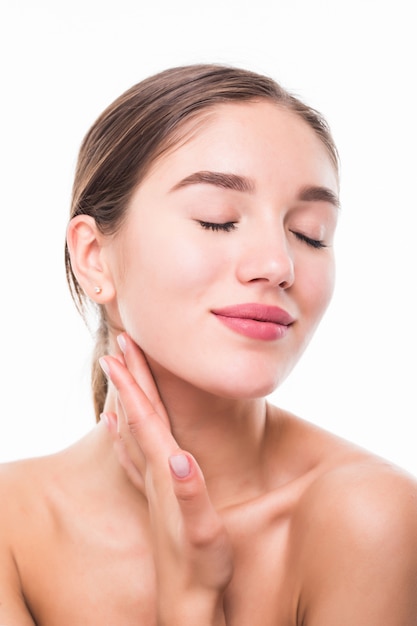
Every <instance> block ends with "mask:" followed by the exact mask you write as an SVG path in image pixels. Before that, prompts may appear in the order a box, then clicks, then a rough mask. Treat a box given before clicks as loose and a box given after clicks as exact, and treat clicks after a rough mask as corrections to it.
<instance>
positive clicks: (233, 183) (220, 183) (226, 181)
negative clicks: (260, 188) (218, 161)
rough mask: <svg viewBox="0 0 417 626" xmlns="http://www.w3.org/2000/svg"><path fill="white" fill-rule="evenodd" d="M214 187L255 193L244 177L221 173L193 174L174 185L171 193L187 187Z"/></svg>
mask: <svg viewBox="0 0 417 626" xmlns="http://www.w3.org/2000/svg"><path fill="white" fill-rule="evenodd" d="M201 184H205V185H214V186H215V187H222V188H223V189H231V190H232V191H241V192H244V193H251V192H253V191H255V184H254V182H253V181H252V180H251V179H250V178H247V177H246V176H239V175H238V174H226V173H223V172H209V171H202V172H194V174H190V176H186V177H185V178H183V179H182V180H180V182H179V183H177V184H176V185H174V186H173V187H172V189H171V191H176V190H177V189H181V188H182V187H188V186H189V185H201Z"/></svg>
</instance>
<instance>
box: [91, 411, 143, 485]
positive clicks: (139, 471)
mask: <svg viewBox="0 0 417 626" xmlns="http://www.w3.org/2000/svg"><path fill="white" fill-rule="evenodd" d="M100 418H101V420H102V421H103V422H104V424H105V425H106V427H107V430H108V431H109V433H110V436H111V437H112V439H113V447H114V449H115V451H116V454H117V458H118V460H119V463H120V465H121V466H122V467H123V469H124V470H125V471H126V473H127V475H128V477H129V478H130V480H131V482H132V483H133V484H134V485H135V487H137V488H140V489H141V490H142V491H143V484H144V482H143V476H144V473H145V467H146V463H145V457H144V455H143V452H142V450H141V449H140V447H139V445H138V444H137V442H136V441H135V439H134V438H133V437H132V435H131V434H130V432H129V429H128V428H127V426H125V428H124V431H125V432H123V434H122V432H121V431H120V429H119V427H118V422H119V419H118V415H117V414H116V413H111V412H109V411H107V412H105V413H102V414H101V415H100ZM120 421H121V420H120ZM123 421H124V420H123Z"/></svg>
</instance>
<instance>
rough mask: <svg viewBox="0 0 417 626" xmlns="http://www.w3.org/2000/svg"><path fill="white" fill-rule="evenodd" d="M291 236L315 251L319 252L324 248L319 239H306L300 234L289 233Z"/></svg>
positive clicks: (324, 245) (322, 242) (305, 236)
mask: <svg viewBox="0 0 417 626" xmlns="http://www.w3.org/2000/svg"><path fill="white" fill-rule="evenodd" d="M291 232H292V233H293V235H295V236H296V237H297V239H299V240H300V241H303V242H304V243H306V244H307V245H308V246H311V247H312V248H315V249H316V250H321V249H322V248H326V247H327V246H326V244H325V243H324V241H322V240H321V239H311V237H307V235H303V234H302V233H298V232H297V231H294V230H292V231H291Z"/></svg>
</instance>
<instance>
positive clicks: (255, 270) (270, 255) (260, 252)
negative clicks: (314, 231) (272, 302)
mask: <svg viewBox="0 0 417 626" xmlns="http://www.w3.org/2000/svg"><path fill="white" fill-rule="evenodd" d="M237 276H238V279H239V281H241V282H243V283H265V284H266V285H270V286H271V287H280V288H281V289H288V288H289V287H291V285H292V284H293V283H294V260H293V257H292V252H291V249H290V246H289V244H288V240H287V237H286V234H285V229H284V227H282V228H279V229H277V228H276V225H274V227H272V225H269V227H267V228H264V229H262V231H260V232H258V233H252V236H251V238H250V241H247V242H246V245H245V246H244V250H242V254H241V256H240V259H239V264H238V268H237Z"/></svg>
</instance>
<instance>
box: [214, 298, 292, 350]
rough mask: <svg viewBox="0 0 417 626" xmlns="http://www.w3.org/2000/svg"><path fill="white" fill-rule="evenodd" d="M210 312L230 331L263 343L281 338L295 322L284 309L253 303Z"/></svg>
mask: <svg viewBox="0 0 417 626" xmlns="http://www.w3.org/2000/svg"><path fill="white" fill-rule="evenodd" d="M211 312H212V313H213V314H214V315H215V316H216V317H217V319H218V320H219V321H220V322H222V323H223V324H225V325H226V326H228V327H229V328H230V329H231V330H234V331H235V332H237V333H239V334H241V335H245V336H247V337H251V338H252V339H261V340H265V341H272V340H275V339H281V338H283V337H284V336H285V335H286V334H287V332H288V329H289V327H290V326H291V324H293V323H294V321H295V319H294V318H293V317H292V316H291V315H290V314H289V313H288V312H287V311H285V310H284V309H280V308H279V307H276V306H271V305H265V304H259V303H254V302H250V303H246V304H237V305H232V306H227V307H223V308H221V309H212V311H211Z"/></svg>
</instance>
